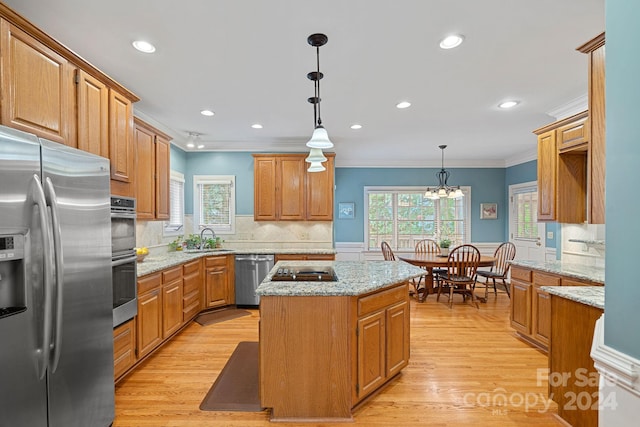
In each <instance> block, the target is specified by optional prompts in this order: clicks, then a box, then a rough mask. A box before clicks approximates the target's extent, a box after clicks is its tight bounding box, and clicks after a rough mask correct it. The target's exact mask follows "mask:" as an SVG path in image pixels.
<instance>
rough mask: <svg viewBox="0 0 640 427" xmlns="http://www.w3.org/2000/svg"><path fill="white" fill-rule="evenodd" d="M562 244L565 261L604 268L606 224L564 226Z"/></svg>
mask: <svg viewBox="0 0 640 427" xmlns="http://www.w3.org/2000/svg"><path fill="white" fill-rule="evenodd" d="M560 244H561V248H558V249H560V251H559V252H560V253H561V255H560V256H561V259H562V260H563V261H569V262H575V263H579V264H585V265H590V266H598V267H604V255H605V225H604V224H562V229H561V240H560Z"/></svg>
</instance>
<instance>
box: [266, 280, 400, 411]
mask: <svg viewBox="0 0 640 427" xmlns="http://www.w3.org/2000/svg"><path fill="white" fill-rule="evenodd" d="M408 291H409V290H408V283H402V284H397V285H393V286H390V287H388V288H385V289H380V290H377V291H374V292H371V293H368V294H365V295H360V296H262V297H261V299H260V319H261V320H260V328H259V333H260V357H259V365H260V378H261V380H260V400H261V404H262V406H264V407H267V408H271V419H272V420H278V421H300V420H304V421H307V422H309V421H317V422H323V421H324V422H326V420H332V421H338V420H340V421H347V420H352V410H353V408H354V407H356V406H357V405H358V404H359V403H360V402H362V401H363V400H364V399H365V398H366V397H367V396H370V395H371V394H372V393H374V392H375V391H376V390H378V389H379V388H380V387H382V386H383V385H384V384H385V383H388V381H389V380H390V379H391V378H393V377H394V376H395V375H396V374H398V373H399V372H400V370H401V369H402V368H404V367H405V366H406V365H407V364H408V362H409V348H410V342H409V339H410V336H409V319H410V316H409V292H408ZM300 378H304V379H305V381H300Z"/></svg>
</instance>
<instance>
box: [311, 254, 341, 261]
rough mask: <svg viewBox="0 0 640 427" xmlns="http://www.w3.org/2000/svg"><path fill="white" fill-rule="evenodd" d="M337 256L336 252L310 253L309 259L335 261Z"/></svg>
mask: <svg viewBox="0 0 640 427" xmlns="http://www.w3.org/2000/svg"><path fill="white" fill-rule="evenodd" d="M335 259H336V256H335V255H334V254H309V255H307V260H309V261H335Z"/></svg>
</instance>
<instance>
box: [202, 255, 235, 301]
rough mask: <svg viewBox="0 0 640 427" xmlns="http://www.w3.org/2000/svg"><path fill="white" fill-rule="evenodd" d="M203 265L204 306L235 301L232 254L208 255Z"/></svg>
mask: <svg viewBox="0 0 640 427" xmlns="http://www.w3.org/2000/svg"><path fill="white" fill-rule="evenodd" d="M204 265H205V267H204V268H205V304H204V307H205V308H214V307H222V306H225V305H230V304H233V303H234V302H235V288H234V286H233V283H234V280H235V275H234V272H235V263H234V256H233V255H227V256H210V257H206V258H205V259H204Z"/></svg>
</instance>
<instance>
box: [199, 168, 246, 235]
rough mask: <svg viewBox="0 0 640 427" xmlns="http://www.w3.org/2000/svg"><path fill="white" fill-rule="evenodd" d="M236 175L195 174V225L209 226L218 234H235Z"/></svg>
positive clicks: (200, 226)
mask: <svg viewBox="0 0 640 427" xmlns="http://www.w3.org/2000/svg"><path fill="white" fill-rule="evenodd" d="M235 183H236V177H235V176H233V175H194V176H193V227H194V230H195V231H196V232H197V233H199V232H200V230H202V229H203V228H204V227H209V228H211V229H213V231H215V232H216V234H233V233H235V228H236V215H235V213H236V191H235Z"/></svg>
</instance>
